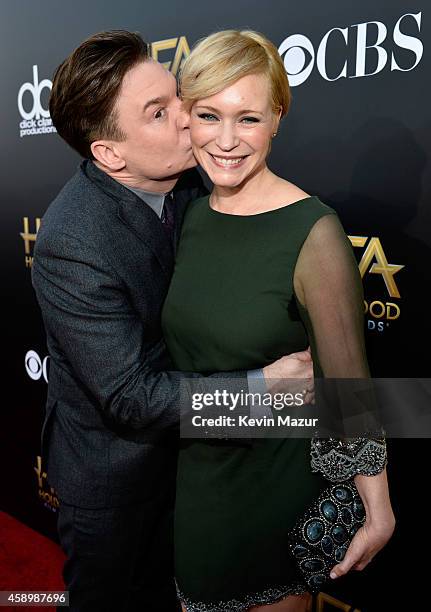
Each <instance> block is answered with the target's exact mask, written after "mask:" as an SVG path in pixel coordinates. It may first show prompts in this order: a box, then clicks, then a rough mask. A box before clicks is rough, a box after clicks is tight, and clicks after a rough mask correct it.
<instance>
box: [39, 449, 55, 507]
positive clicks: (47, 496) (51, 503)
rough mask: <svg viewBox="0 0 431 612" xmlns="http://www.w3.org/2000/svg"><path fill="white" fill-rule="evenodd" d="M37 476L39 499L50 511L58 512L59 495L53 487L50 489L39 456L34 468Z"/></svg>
mask: <svg viewBox="0 0 431 612" xmlns="http://www.w3.org/2000/svg"><path fill="white" fill-rule="evenodd" d="M33 469H34V471H35V472H36V476H37V488H38V493H39V499H40V501H41V502H42V503H43V505H44V506H45V508H48V510H51V511H52V512H57V510H58V508H59V506H60V502H59V501H58V497H57V494H56V492H55V490H54V489H53V487H49V490H48V486H49V485H48V480H47V476H48V475H47V473H46V472H45V471H44V470H43V468H42V457H40V456H38V457H37V459H36V467H34V468H33Z"/></svg>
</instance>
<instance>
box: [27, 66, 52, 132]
mask: <svg viewBox="0 0 431 612" xmlns="http://www.w3.org/2000/svg"><path fill="white" fill-rule="evenodd" d="M44 89H49V90H50V91H51V89H52V83H51V81H50V80H49V79H43V80H42V81H39V70H38V67H37V65H34V66H33V83H30V82H27V83H23V84H22V85H21V87H20V89H19V92H18V110H19V114H20V115H21V117H22V121H21V122H20V124H19V135H20V137H21V138H22V137H23V136H37V135H39V134H51V133H52V132H56V131H57V130H56V129H55V127H54V126H53V125H52V120H51V117H50V114H49V109H47V108H44V107H43V105H42V99H41V98H42V92H43V90H44Z"/></svg>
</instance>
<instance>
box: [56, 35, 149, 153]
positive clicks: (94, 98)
mask: <svg viewBox="0 0 431 612" xmlns="http://www.w3.org/2000/svg"><path fill="white" fill-rule="evenodd" d="M148 57H149V52H148V45H147V44H146V43H145V42H144V41H143V40H142V38H141V36H140V35H139V34H137V33H133V32H127V31H126V30H112V31H110V32H99V33H98V34H94V35H93V36H90V38H87V39H86V40H84V42H83V43H81V44H80V45H79V47H78V48H77V49H75V51H73V53H71V54H70V55H69V57H67V58H66V59H65V60H64V62H63V63H62V64H60V66H59V67H58V68H57V70H56V71H55V74H54V79H53V83H52V90H51V95H50V99H49V112H50V114H51V119H52V122H53V124H54V125H55V127H56V129H57V132H58V133H59V134H60V136H61V137H62V138H63V139H64V140H65V141H66V142H67V143H68V144H69V145H70V146H71V147H73V148H74V149H75V150H76V151H78V153H80V155H82V156H83V157H90V158H91V157H92V153H91V148H90V145H91V143H92V142H94V141H95V140H99V139H101V138H106V139H109V140H117V141H121V140H124V139H125V137H126V136H125V134H124V133H123V132H122V131H121V130H120V128H119V127H118V125H117V116H116V111H115V103H116V101H117V98H118V95H119V93H120V88H121V83H122V81H123V78H124V76H125V74H126V73H127V72H128V71H129V70H130V69H131V68H133V66H135V65H136V64H138V63H139V62H143V61H145V60H147V59H148Z"/></svg>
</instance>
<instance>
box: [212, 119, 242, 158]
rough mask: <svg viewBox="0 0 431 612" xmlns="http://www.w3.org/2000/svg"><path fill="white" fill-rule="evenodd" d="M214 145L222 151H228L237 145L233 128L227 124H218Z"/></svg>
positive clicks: (236, 136)
mask: <svg viewBox="0 0 431 612" xmlns="http://www.w3.org/2000/svg"><path fill="white" fill-rule="evenodd" d="M216 144H217V146H218V147H219V148H220V149H221V150H222V151H230V150H231V149H234V148H235V147H237V146H238V144H239V138H238V135H237V133H236V130H235V126H234V125H232V124H231V123H229V122H222V123H220V126H219V129H218V133H217V136H216Z"/></svg>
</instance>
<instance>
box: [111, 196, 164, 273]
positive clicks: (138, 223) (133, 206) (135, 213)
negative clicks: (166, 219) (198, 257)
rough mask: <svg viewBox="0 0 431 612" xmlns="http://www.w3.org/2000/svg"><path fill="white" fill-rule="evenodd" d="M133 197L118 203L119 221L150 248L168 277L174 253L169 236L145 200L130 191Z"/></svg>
mask: <svg viewBox="0 0 431 612" xmlns="http://www.w3.org/2000/svg"><path fill="white" fill-rule="evenodd" d="M130 193H131V194H132V195H133V196H134V198H130V199H127V200H126V199H124V200H122V201H121V202H120V203H119V206H118V216H119V218H120V219H121V221H122V222H123V223H124V224H125V225H127V227H128V228H129V229H130V230H131V231H132V232H133V233H134V234H135V235H136V236H137V237H138V238H139V239H140V240H142V242H144V244H145V245H146V246H147V247H148V248H149V249H151V251H152V252H153V253H154V255H155V256H156V257H157V259H158V261H159V263H160V266H161V267H162V268H163V270H164V272H165V273H166V274H167V276H168V278H169V279H170V278H171V276H172V272H173V264H174V253H173V250H172V246H171V244H170V241H169V238H168V236H167V234H166V232H165V231H164V229H163V227H162V222H161V221H160V219H159V218H158V216H157V215H156V213H155V212H154V211H153V210H152V209H151V208H150V207H149V206H148V205H147V204H145V202H143V201H142V200H140V198H139V197H138V196H135V194H133V193H132V192H130Z"/></svg>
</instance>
